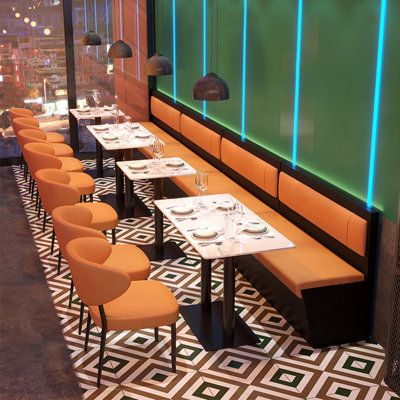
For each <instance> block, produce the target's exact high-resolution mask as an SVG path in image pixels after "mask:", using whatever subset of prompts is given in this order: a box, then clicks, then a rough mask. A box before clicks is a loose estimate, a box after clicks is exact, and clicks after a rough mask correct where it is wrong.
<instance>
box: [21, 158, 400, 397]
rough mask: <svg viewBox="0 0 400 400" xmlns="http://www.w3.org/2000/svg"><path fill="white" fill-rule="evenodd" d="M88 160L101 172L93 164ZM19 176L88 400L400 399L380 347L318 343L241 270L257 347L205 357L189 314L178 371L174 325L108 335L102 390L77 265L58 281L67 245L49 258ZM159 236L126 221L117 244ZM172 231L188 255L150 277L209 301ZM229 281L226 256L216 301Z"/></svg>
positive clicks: (191, 257) (168, 230)
mask: <svg viewBox="0 0 400 400" xmlns="http://www.w3.org/2000/svg"><path fill="white" fill-rule="evenodd" d="M107 162H110V163H111V160H107ZM85 164H86V165H85V166H86V167H88V168H94V162H92V161H85ZM14 174H15V178H16V181H17V184H18V186H19V190H20V194H21V197H22V200H23V204H24V207H25V211H26V214H27V217H28V220H29V223H30V227H31V230H32V234H33V237H34V240H35V243H36V247H37V250H38V253H39V256H40V260H41V263H42V267H43V272H44V275H45V276H46V279H47V283H48V287H49V289H50V291H51V294H52V299H53V303H54V307H55V310H56V312H57V315H58V317H59V321H60V325H61V329H62V332H63V334H64V339H65V343H66V346H67V348H68V349H69V351H70V357H71V361H72V364H73V368H74V371H75V374H76V377H77V381H78V384H79V386H80V387H81V388H82V389H83V391H84V393H83V399H86V400H100V399H104V400H106V399H107V400H127V399H188V400H189V399H190V400H194V399H206V400H211V399H216V400H234V399H243V400H244V399H271V400H275V399H276V400H277V399H282V400H298V399H315V400H317V399H319V400H325V399H335V400H337V399H340V400H361V399H367V400H400V398H399V397H397V396H396V394H395V393H394V392H392V391H390V389H389V388H388V387H387V386H386V385H385V383H384V382H383V374H384V356H385V354H384V351H383V349H382V348H381V347H380V346H379V345H374V344H370V343H366V342H360V343H354V344H348V345H342V346H335V347H329V348H325V349H314V348H312V347H310V346H309V345H308V344H307V342H305V340H304V339H303V338H302V337H301V336H300V335H299V334H298V333H297V332H296V331H295V330H294V329H293V328H292V327H291V325H290V324H289V323H288V322H287V321H285V320H284V318H283V317H282V316H281V315H279V313H278V312H277V311H276V310H275V309H274V308H273V307H271V306H270V305H269V304H268V302H267V301H266V300H265V299H264V298H263V297H262V296H261V295H260V294H259V293H258V292H257V291H256V290H255V289H254V288H253V287H252V286H251V285H250V284H249V283H248V282H247V281H246V280H245V279H244V278H243V277H242V276H241V275H240V274H239V273H236V309H237V311H238V312H239V314H240V316H241V317H242V318H243V319H244V320H245V321H246V323H247V324H248V325H249V326H250V327H251V328H252V330H253V332H254V333H255V334H256V335H257V336H258V337H259V339H260V344H259V345H258V346H256V347H252V346H243V347H238V348H235V349H224V350H220V351H216V352H206V351H204V350H203V348H202V347H201V345H200V344H199V343H198V341H197V339H196V337H195V336H194V335H193V333H192V332H191V331H190V329H189V328H188V326H187V325H186V323H185V321H184V320H183V318H182V317H180V318H179V320H178V322H177V373H176V374H174V373H172V372H171V371H170V356H169V349H170V332H169V327H166V328H160V340H159V342H155V341H154V337H153V330H141V331H136V332H132V331H123V332H109V333H108V334H107V344H106V354H105V367H104V371H103V378H102V385H101V387H100V388H97V387H96V372H97V362H98V350H99V346H100V345H99V342H100V335H99V333H98V332H97V333H95V329H94V328H92V331H91V332H92V335H91V337H92V339H91V342H90V345H89V349H88V351H87V353H85V352H84V351H83V343H84V335H83V334H81V335H79V334H78V317H79V299H78V298H77V297H76V296H75V297H74V301H73V304H72V307H71V308H68V293H69V284H70V275H69V269H68V265H67V264H66V263H65V261H63V263H62V269H61V273H60V275H57V272H56V265H57V252H58V248H57V247H55V251H54V253H53V255H51V254H50V241H51V231H52V225H51V222H50V223H48V224H47V229H46V231H45V232H44V233H42V230H41V227H42V224H41V222H40V221H39V220H38V218H37V216H36V213H35V211H34V207H32V204H33V203H32V202H31V200H30V195H29V194H28V191H27V184H26V183H25V182H24V179H23V176H22V172H21V171H20V169H19V167H16V166H15V167H14ZM114 190H115V180H114V178H97V179H96V194H95V200H96V197H97V196H98V195H99V194H106V193H110V192H114ZM135 193H137V194H138V195H139V196H140V197H141V198H142V199H143V201H144V202H145V203H146V204H147V205H148V207H149V208H150V209H152V198H153V188H152V186H151V184H150V182H148V181H142V182H141V183H140V184H139V183H135ZM153 232H154V224H153V219H152V218H151V217H144V218H135V219H133V218H130V219H125V220H122V221H120V223H119V226H118V228H117V242H118V243H134V244H146V243H151V242H152V241H153ZM164 234H165V235H166V236H168V237H169V238H171V239H173V240H175V241H176V242H177V243H178V244H179V245H180V247H181V248H182V250H183V251H184V252H185V254H186V257H185V258H181V259H178V260H165V261H163V262H152V273H151V278H152V279H156V280H159V281H161V282H163V283H165V284H166V285H167V286H168V287H169V288H170V289H171V291H172V292H173V293H174V295H175V297H176V299H177V300H178V302H179V304H195V303H197V302H198V301H199V298H200V274H199V265H200V259H199V257H198V255H197V253H196V252H195V251H194V249H193V248H192V247H191V246H190V245H189V244H188V243H187V242H185V240H184V239H183V237H182V236H181V235H180V234H179V233H178V232H177V231H176V230H175V229H174V228H173V227H172V226H171V225H169V224H168V223H165V227H164ZM222 281H223V270H222V263H221V262H220V261H218V260H217V261H216V262H214V263H213V275H212V297H213V299H217V298H220V297H221V296H222V293H223V284H222ZM84 326H85V325H84ZM343 329H345V327H343Z"/></svg>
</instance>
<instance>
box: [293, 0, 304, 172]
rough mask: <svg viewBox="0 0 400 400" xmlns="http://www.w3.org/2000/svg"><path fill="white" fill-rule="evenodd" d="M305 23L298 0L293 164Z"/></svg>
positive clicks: (295, 150)
mask: <svg viewBox="0 0 400 400" xmlns="http://www.w3.org/2000/svg"><path fill="white" fill-rule="evenodd" d="M302 25H303V0H298V10H297V43H296V76H295V86H294V110H293V148H292V165H293V167H294V168H295V167H296V165H297V142H298V136H299V107H300V104H299V103H300V100H299V97H300V72H301V71H300V66H301V36H302Z"/></svg>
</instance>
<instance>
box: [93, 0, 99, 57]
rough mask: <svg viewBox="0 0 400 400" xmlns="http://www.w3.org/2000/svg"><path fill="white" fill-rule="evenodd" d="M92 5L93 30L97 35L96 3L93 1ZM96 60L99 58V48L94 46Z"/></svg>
mask: <svg viewBox="0 0 400 400" xmlns="http://www.w3.org/2000/svg"><path fill="white" fill-rule="evenodd" d="M93 4H94V30H95V32H96V33H97V2H96V0H94V1H93ZM96 58H99V46H96Z"/></svg>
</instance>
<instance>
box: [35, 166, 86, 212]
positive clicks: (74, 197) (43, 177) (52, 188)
mask: <svg viewBox="0 0 400 400" xmlns="http://www.w3.org/2000/svg"><path fill="white" fill-rule="evenodd" d="M35 178H36V183H37V187H38V189H39V194H40V199H41V201H42V204H43V208H44V209H45V211H46V212H48V213H49V214H51V213H52V212H53V210H54V209H55V208H56V207H60V206H68V205H74V204H76V203H79V200H80V193H79V190H78V189H76V188H74V187H72V186H70V185H69V182H70V177H69V174H68V172H66V171H63V170H61V169H50V168H47V169H41V170H39V171H37V172H36V177H35Z"/></svg>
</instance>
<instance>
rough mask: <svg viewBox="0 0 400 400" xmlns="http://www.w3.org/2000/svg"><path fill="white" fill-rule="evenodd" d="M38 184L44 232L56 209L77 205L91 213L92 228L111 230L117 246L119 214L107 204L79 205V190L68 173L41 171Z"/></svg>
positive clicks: (49, 169)
mask: <svg viewBox="0 0 400 400" xmlns="http://www.w3.org/2000/svg"><path fill="white" fill-rule="evenodd" d="M36 183H37V187H38V190H39V194H40V199H41V202H42V204H43V208H44V217H43V232H44V231H45V229H46V218H47V214H50V215H51V213H52V212H53V210H54V209H55V208H56V207H59V206H66V205H74V204H76V205H77V207H84V208H87V209H89V210H90V211H91V213H92V221H91V224H90V226H91V228H93V229H97V230H99V231H104V232H106V231H108V230H109V229H111V231H112V241H113V244H115V242H116V238H115V228H116V227H117V225H118V215H117V213H116V212H115V210H114V209H113V208H112V207H111V206H109V205H108V204H105V203H101V202H96V203H79V201H80V197H81V195H80V193H79V190H78V189H76V188H75V187H73V186H72V184H71V177H70V174H69V173H68V172H66V171H63V170H61V169H52V168H48V169H41V170H39V171H37V172H36Z"/></svg>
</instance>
